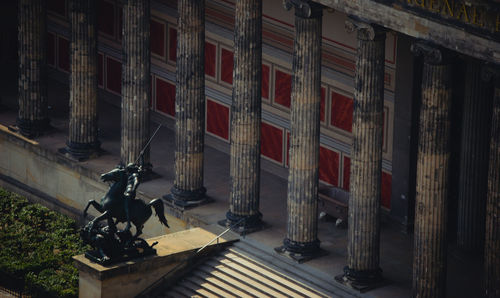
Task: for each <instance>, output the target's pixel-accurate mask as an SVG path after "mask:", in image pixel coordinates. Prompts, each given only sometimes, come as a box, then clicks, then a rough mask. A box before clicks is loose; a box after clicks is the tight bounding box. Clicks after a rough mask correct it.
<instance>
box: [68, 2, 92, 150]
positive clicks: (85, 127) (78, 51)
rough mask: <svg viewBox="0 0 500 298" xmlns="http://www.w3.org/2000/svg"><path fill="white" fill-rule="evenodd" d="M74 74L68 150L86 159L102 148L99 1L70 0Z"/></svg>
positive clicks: (71, 80) (70, 98)
mask: <svg viewBox="0 0 500 298" xmlns="http://www.w3.org/2000/svg"><path fill="white" fill-rule="evenodd" d="M70 19H71V76H70V81H69V89H70V91H69V92H70V93H69V105H70V111H69V112H70V114H69V134H68V141H67V142H66V145H67V152H68V153H69V154H71V155H72V156H73V157H76V158H78V159H86V158H88V157H89V156H90V155H91V154H94V153H96V151H97V149H98V148H99V141H98V140H97V47H96V41H97V31H96V1H95V0H73V1H72V2H71V14H70Z"/></svg>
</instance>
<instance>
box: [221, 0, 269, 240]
mask: <svg viewBox="0 0 500 298" xmlns="http://www.w3.org/2000/svg"><path fill="white" fill-rule="evenodd" d="M235 23H236V25H235V28H234V68H233V74H234V76H233V102H232V105H231V116H232V118H231V162H230V174H231V184H230V190H231V192H230V201H229V202H230V205H229V212H228V213H227V215H226V218H227V224H233V223H234V222H235V221H239V220H241V219H242V218H245V221H244V222H243V223H241V225H240V226H241V228H242V229H243V230H245V231H247V230H252V229H256V228H258V227H259V226H260V224H261V222H260V219H261V217H262V215H261V213H260V212H259V195H260V121H261V102H262V100H261V84H262V83H261V73H262V67H261V65H262V0H242V1H236V9H235Z"/></svg>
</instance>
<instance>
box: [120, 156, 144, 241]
mask: <svg viewBox="0 0 500 298" xmlns="http://www.w3.org/2000/svg"><path fill="white" fill-rule="evenodd" d="M125 170H126V172H127V177H128V178H127V187H126V189H125V192H124V193H123V201H124V208H125V216H126V217H127V226H126V227H125V229H124V231H128V230H130V215H129V206H130V205H131V202H132V200H133V199H135V194H136V190H137V187H138V186H139V184H140V183H141V182H140V175H141V172H142V166H137V165H136V164H134V163H129V164H128V165H127V167H126V168H125Z"/></svg>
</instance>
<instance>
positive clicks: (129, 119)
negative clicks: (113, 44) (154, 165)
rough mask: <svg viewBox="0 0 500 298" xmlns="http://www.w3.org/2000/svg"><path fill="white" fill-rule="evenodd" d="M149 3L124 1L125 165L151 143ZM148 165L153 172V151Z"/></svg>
mask: <svg viewBox="0 0 500 298" xmlns="http://www.w3.org/2000/svg"><path fill="white" fill-rule="evenodd" d="M149 21H150V4H149V0H124V1H123V27H122V53H123V58H122V60H123V68H122V120H121V123H122V127H121V132H122V133H121V154H120V156H121V163H122V164H124V165H126V164H128V163H131V162H135V161H136V160H137V158H138V157H139V155H140V153H141V150H142V149H144V146H145V145H146V144H147V142H148V140H149V96H150V88H151V82H150V81H151V79H150V67H151V59H150V51H149V47H150V42H149V39H150V35H149ZM141 162H144V165H145V166H146V167H147V168H151V164H150V161H149V147H148V148H146V150H145V151H144V160H143V161H141Z"/></svg>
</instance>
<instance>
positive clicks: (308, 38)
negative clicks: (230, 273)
mask: <svg viewBox="0 0 500 298" xmlns="http://www.w3.org/2000/svg"><path fill="white" fill-rule="evenodd" d="M312 9H313V12H312V13H310V14H307V15H304V14H303V11H302V10H300V9H298V8H297V7H295V41H294V55H293V66H292V67H293V79H292V104H291V121H290V126H291V130H290V161H289V164H290V169H289V175H288V197H287V210H288V221H287V232H286V238H285V239H284V241H283V244H284V246H283V248H284V249H285V250H286V251H288V252H291V253H297V254H301V255H305V256H307V255H315V254H317V253H318V250H319V244H320V241H319V240H318V214H317V213H318V182H319V180H318V179H319V176H318V173H319V133H320V130H319V128H320V102H321V29H322V27H321V26H322V7H320V6H318V5H316V4H314V6H313V7H312Z"/></svg>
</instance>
